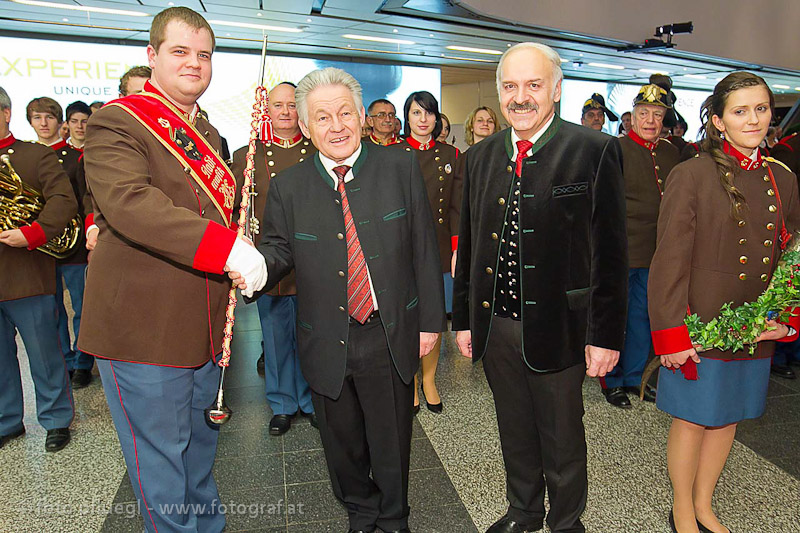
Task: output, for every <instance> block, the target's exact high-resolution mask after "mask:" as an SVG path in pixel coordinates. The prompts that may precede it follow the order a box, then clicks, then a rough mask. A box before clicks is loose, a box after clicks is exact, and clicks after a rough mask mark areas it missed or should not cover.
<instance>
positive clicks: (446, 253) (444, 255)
mask: <svg viewBox="0 0 800 533" xmlns="http://www.w3.org/2000/svg"><path fill="white" fill-rule="evenodd" d="M418 144H419V143H417V142H415V141H414V140H413V139H412V138H411V137H409V138H408V139H404V140H403V142H400V143H398V144H394V145H391V146H392V147H393V148H394V149H396V150H405V151H406V152H413V153H414V154H416V156H417V160H418V161H419V166H420V168H421V169H422V177H423V178H424V179H425V189H426V191H427V192H428V202H429V203H430V205H431V213H432V214H433V221H434V222H435V224H436V240H437V242H438V244H439V258H440V260H441V266H442V272H450V261H451V259H452V257H453V250H454V248H455V246H454V245H453V244H454V243H453V237H456V238H457V237H458V224H459V214H460V212H461V189H462V184H463V183H464V181H463V174H457V173H456V158H457V157H458V149H457V148H456V147H455V146H451V145H449V144H443V143H437V142H432V143H431V146H430V148H428V149H427V150H419V149H417V148H415V145H418Z"/></svg>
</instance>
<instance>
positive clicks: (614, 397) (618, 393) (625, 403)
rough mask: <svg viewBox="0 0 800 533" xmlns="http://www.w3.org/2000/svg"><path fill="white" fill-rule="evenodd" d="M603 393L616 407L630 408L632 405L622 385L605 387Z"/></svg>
mask: <svg viewBox="0 0 800 533" xmlns="http://www.w3.org/2000/svg"><path fill="white" fill-rule="evenodd" d="M603 394H605V395H606V401H607V402H608V403H610V404H611V405H613V406H614V407H619V408H621V409H630V408H631V407H632V405H631V401H630V400H629V399H628V395H627V394H625V390H624V389H623V388H622V387H612V388H610V389H605V390H603Z"/></svg>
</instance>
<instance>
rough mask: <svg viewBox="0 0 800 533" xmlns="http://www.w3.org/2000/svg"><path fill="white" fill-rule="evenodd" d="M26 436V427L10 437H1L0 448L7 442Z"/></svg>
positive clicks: (10, 434) (9, 435)
mask: <svg viewBox="0 0 800 533" xmlns="http://www.w3.org/2000/svg"><path fill="white" fill-rule="evenodd" d="M24 434H25V426H22V427H21V428H20V429H18V430H16V431H14V432H12V433H9V434H8V435H0V448H2V447H3V446H5V445H6V442H8V441H10V440H14V439H16V438H17V437H21V436H23V435H24Z"/></svg>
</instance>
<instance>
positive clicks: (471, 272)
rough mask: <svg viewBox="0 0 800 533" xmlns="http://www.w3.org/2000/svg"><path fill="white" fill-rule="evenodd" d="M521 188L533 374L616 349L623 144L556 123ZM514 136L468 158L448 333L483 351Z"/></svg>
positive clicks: (477, 354)
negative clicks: (587, 351)
mask: <svg viewBox="0 0 800 533" xmlns="http://www.w3.org/2000/svg"><path fill="white" fill-rule="evenodd" d="M531 153H532V155H531V156H529V157H528V158H526V159H525V161H524V164H523V167H522V181H521V187H520V195H519V201H520V221H521V224H520V228H521V231H522V233H521V235H520V239H519V247H520V256H521V260H522V263H523V264H522V265H520V267H521V268H520V270H521V278H520V284H521V287H520V292H521V296H520V297H521V298H522V306H521V307H522V324H523V328H522V331H523V338H522V347H523V355H524V358H525V361H526V363H527V364H528V366H529V367H531V368H533V369H535V370H559V369H563V368H567V367H569V366H572V365H575V364H579V363H582V362H583V361H584V345H586V344H592V345H595V346H599V347H603V348H610V349H614V350H619V349H621V348H622V344H623V338H624V332H625V313H626V306H627V278H628V264H627V250H626V248H627V247H626V238H625V195H624V190H625V189H624V183H623V179H622V162H621V151H620V146H619V140H618V139H617V138H616V137H610V136H608V135H606V134H604V133H599V132H596V131H594V130H592V129H590V128H584V127H581V126H577V125H575V124H571V123H569V122H565V121H563V120H561V119H560V118H559V117H556V118H555V119H554V120H553V123H552V124H551V126H550V127H549V128H548V130H547V131H546V132H545V133H544V134H543V135H542V137H541V138H540V139H539V140H538V141H537V142H536V144H534V146H533V148H532V151H531ZM512 155H513V149H512V146H511V130H510V129H507V130H505V131H502V132H499V133H497V134H495V135H492V136H491V137H489V138H488V139H484V140H483V141H481V142H480V143H478V144H476V145H474V146H472V147H471V148H470V149H469V150H468V151H467V152H466V155H465V156H464V155H462V156H461V157H466V160H465V162H464V189H463V196H464V197H463V202H462V204H461V230H460V233H459V238H458V260H457V266H456V277H455V283H454V289H453V330H466V329H471V330H472V350H473V352H472V353H473V360H474V361H478V360H480V359H481V358H482V357H483V356H484V355H485V353H486V350H487V339H488V335H489V330H490V328H491V323H492V319H493V317H494V291H495V283H496V276H497V271H498V269H501V268H503V267H502V266H501V265H499V264H498V263H499V259H498V258H499V251H500V246H499V244H500V240H501V239H502V238H503V228H504V225H503V223H504V221H505V219H506V210H507V209H508V208H509V206H510V205H511V204H512V198H511V194H512V193H511V191H512V190H513V189H512V185H513V180H514V170H515V164H514V162H512V161H511V157H512Z"/></svg>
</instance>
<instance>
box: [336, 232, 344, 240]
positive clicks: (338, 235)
mask: <svg viewBox="0 0 800 533" xmlns="http://www.w3.org/2000/svg"><path fill="white" fill-rule="evenodd" d="M336 238H337V239H339V240H340V241H341V240H342V239H344V235H342V234H341V233H337V234H336Z"/></svg>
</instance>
